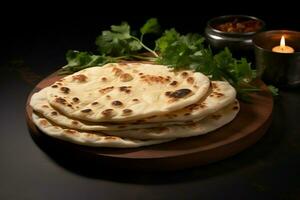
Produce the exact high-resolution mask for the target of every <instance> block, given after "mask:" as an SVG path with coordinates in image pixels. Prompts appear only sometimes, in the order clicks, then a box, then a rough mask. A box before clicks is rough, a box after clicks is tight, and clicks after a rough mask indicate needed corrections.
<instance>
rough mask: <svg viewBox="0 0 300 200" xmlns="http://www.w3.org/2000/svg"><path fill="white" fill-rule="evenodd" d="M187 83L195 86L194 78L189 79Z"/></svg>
mask: <svg viewBox="0 0 300 200" xmlns="http://www.w3.org/2000/svg"><path fill="white" fill-rule="evenodd" d="M186 81H187V82H188V83H189V84H193V83H194V78H193V77H188V78H187V79H186Z"/></svg>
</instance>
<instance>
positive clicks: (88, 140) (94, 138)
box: [32, 113, 171, 148]
mask: <svg viewBox="0 0 300 200" xmlns="http://www.w3.org/2000/svg"><path fill="white" fill-rule="evenodd" d="M32 119H33V122H34V123H35V125H36V126H37V127H38V128H39V129H40V130H41V131H42V132H44V133H45V134H47V135H49V136H51V137H54V138H58V139H61V140H64V141H68V142H71V143H75V144H80V145H84V146H92V147H113V148H134V147H141V146H148V145H153V144H159V143H163V142H168V141H171V140H133V139H128V138H120V137H117V136H108V135H105V134H102V133H93V132H84V131H77V130H73V129H68V128H62V127H60V126H56V125H55V124H53V123H51V122H50V121H49V120H47V119H46V118H43V117H40V116H38V115H36V114H34V113H33V114H32Z"/></svg>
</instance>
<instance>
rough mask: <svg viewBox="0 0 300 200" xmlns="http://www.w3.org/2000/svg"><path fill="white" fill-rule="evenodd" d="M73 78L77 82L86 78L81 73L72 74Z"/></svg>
mask: <svg viewBox="0 0 300 200" xmlns="http://www.w3.org/2000/svg"><path fill="white" fill-rule="evenodd" d="M72 78H73V80H77V81H78V82H85V81H86V80H87V76H85V75H83V74H78V75H75V76H72Z"/></svg>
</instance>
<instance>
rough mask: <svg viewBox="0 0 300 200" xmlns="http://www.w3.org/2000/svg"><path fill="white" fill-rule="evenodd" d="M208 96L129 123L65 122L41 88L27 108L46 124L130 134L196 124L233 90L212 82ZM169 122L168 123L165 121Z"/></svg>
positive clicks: (229, 97) (229, 99) (227, 101)
mask: <svg viewBox="0 0 300 200" xmlns="http://www.w3.org/2000/svg"><path fill="white" fill-rule="evenodd" d="M211 86H212V87H211V89H210V91H209V92H208V94H207V95H206V96H205V97H204V98H202V99H201V100H200V101H199V102H197V103H195V104H192V105H189V106H187V107H185V108H183V109H181V110H179V111H173V112H171V113H168V114H164V115H161V116H158V115H157V116H151V117H148V118H145V119H141V120H138V121H132V122H130V123H126V124H125V123H122V124H120V123H108V122H104V123H103V122H98V123H91V122H87V121H82V120H77V119H72V118H69V117H67V116H65V115H63V114H62V113H60V112H58V111H57V110H55V109H54V108H53V107H52V106H51V105H50V104H49V103H48V101H47V90H48V88H44V89H42V90H41V91H39V92H37V93H35V94H34V95H33V96H32V97H31V101H30V105H31V107H32V108H33V109H34V110H35V111H36V112H38V113H40V114H42V115H43V116H44V117H45V118H47V119H49V120H50V121H52V122H54V123H56V124H58V125H60V126H65V127H68V128H73V129H78V130H85V131H101V130H130V129H140V128H153V127H162V126H167V125H174V124H177V125H179V124H186V123H191V122H192V121H194V122H195V121H199V120H201V119H203V118H204V117H206V116H208V115H210V114H212V113H214V112H216V111H217V110H220V109H221V108H223V107H225V106H227V105H228V104H230V103H232V102H233V101H234V99H235V94H236V93H235V90H234V88H233V87H231V86H230V84H229V83H227V82H224V81H212V83H211ZM168 120H169V121H168Z"/></svg>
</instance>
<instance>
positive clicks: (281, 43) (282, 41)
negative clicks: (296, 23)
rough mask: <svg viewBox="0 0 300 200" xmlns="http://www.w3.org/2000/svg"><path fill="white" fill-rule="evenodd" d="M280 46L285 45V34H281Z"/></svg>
mask: <svg viewBox="0 0 300 200" xmlns="http://www.w3.org/2000/svg"><path fill="white" fill-rule="evenodd" d="M280 47H285V39H284V36H281V39H280Z"/></svg>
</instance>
